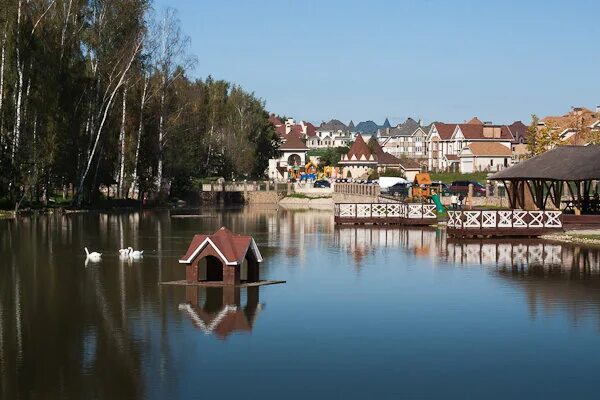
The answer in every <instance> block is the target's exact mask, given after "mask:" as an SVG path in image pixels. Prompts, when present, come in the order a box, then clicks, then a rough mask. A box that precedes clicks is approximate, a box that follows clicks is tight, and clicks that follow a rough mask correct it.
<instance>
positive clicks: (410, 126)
mask: <svg viewBox="0 0 600 400" xmlns="http://www.w3.org/2000/svg"><path fill="white" fill-rule="evenodd" d="M429 128H430V127H429V126H421V123H420V121H419V122H418V121H415V120H414V119H412V118H407V119H406V121H404V122H403V123H401V124H398V125H397V126H395V127H393V128H381V129H379V130H378V131H377V140H378V141H379V143H380V144H381V146H382V147H383V150H384V151H385V152H386V153H390V154H392V155H394V156H396V157H398V158H402V157H407V158H425V157H426V156H427V146H426V142H425V140H426V138H427V134H428V132H429Z"/></svg>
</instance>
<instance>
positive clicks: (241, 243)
mask: <svg viewBox="0 0 600 400" xmlns="http://www.w3.org/2000/svg"><path fill="white" fill-rule="evenodd" d="M262 260H263V258H262V256H261V255H260V251H258V247H257V246H256V242H255V241H254V239H253V238H252V237H251V236H242V235H237V234H234V233H232V232H231V231H230V230H229V229H227V228H225V227H222V228H221V229H219V230H218V231H216V232H215V233H214V234H212V235H194V238H193V239H192V243H190V246H189V248H188V250H187V252H186V253H185V255H184V256H183V257H182V258H181V259H180V260H179V263H180V264H185V265H186V280H187V283H189V284H194V283H207V284H214V285H239V284H240V283H245V282H258V280H259V266H260V263H261V262H262Z"/></svg>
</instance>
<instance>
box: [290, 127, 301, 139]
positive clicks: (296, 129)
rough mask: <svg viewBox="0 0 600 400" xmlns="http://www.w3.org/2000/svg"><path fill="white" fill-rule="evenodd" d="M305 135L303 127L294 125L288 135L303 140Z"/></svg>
mask: <svg viewBox="0 0 600 400" xmlns="http://www.w3.org/2000/svg"><path fill="white" fill-rule="evenodd" d="M303 134H304V131H303V130H302V125H297V124H296V125H292V126H291V127H290V133H288V135H294V136H296V137H298V138H301V137H302V135H303Z"/></svg>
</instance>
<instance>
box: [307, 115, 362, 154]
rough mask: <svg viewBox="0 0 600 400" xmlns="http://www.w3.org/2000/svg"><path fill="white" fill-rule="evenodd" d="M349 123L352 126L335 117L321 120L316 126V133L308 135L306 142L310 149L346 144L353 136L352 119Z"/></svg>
mask: <svg viewBox="0 0 600 400" xmlns="http://www.w3.org/2000/svg"><path fill="white" fill-rule="evenodd" d="M350 123H351V125H352V128H350V127H349V126H346V125H345V124H344V123H343V122H341V121H340V120H337V119H332V120H331V121H329V122H323V123H322V124H321V125H320V126H319V127H318V128H316V134H315V135H314V136H312V137H310V138H309V139H308V140H307V142H306V144H307V145H308V147H309V148H311V149H320V148H327V147H342V146H348V145H349V144H350V142H352V141H353V140H354V138H355V134H354V133H353V130H354V128H353V126H354V123H353V122H352V121H350Z"/></svg>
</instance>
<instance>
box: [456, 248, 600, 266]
mask: <svg viewBox="0 0 600 400" xmlns="http://www.w3.org/2000/svg"><path fill="white" fill-rule="evenodd" d="M444 258H445V260H446V261H447V262H450V263H454V264H459V265H496V266H499V267H517V268H534V267H555V268H556V267H560V268H562V269H571V270H578V271H582V272H590V273H599V272H600V250H598V249H591V248H583V247H581V246H576V245H568V244H559V243H549V242H542V241H529V242H527V241H519V242H507V241H503V242H498V241H490V242H469V241H466V242H460V241H456V242H455V241H450V242H448V243H447V245H446V251H445V252H444Z"/></svg>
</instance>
